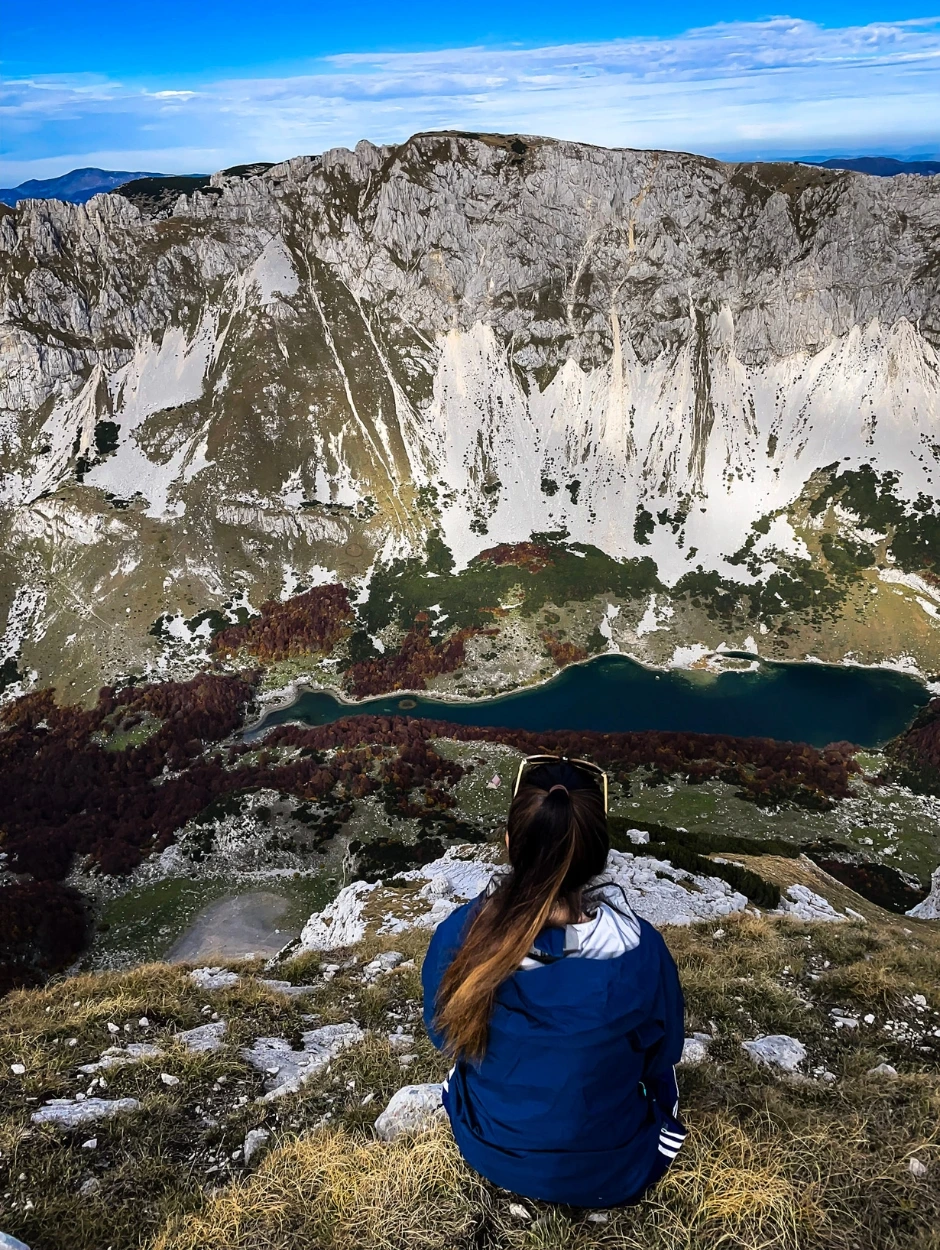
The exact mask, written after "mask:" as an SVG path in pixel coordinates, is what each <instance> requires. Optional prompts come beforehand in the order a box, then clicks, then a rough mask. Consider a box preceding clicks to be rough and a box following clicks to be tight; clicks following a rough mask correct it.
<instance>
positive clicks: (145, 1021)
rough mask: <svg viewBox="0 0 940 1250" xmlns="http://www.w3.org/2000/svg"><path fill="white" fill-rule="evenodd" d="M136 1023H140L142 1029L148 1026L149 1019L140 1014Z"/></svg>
mask: <svg viewBox="0 0 940 1250" xmlns="http://www.w3.org/2000/svg"><path fill="white" fill-rule="evenodd" d="M137 1023H138V1024H139V1025H140V1027H141V1028H142V1029H149V1028H150V1021H149V1020H148V1019H147V1017H146V1016H141V1017H140V1019H139V1020H138V1021H137Z"/></svg>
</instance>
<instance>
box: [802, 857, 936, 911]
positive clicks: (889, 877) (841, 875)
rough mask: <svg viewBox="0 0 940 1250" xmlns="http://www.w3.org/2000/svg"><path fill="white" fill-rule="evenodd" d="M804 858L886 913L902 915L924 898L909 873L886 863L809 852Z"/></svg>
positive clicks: (923, 887)
mask: <svg viewBox="0 0 940 1250" xmlns="http://www.w3.org/2000/svg"><path fill="white" fill-rule="evenodd" d="M806 853H807V855H808V856H809V858H810V859H811V860H812V861H813V862H814V863H815V864H818V865H819V867H820V868H822V869H823V870H824V871H825V872H828V873H829V875H830V877H835V879H836V880H837V881H841V882H842V884H843V885H847V886H848V887H849V889H850V890H854V891H855V893H856V894H861V896H862V897H863V898H867V899H868V900H869V901H870V902H872V903H877V904H878V906H879V907H883V908H884V909H885V910H886V911H893V912H897V913H898V914H899V915H902V916H903V915H904V913H905V912H907V911H910V909H911V908H912V907H916V906H917V904H918V903H919V902H921V901H922V900H923V899H925V898H926V897H927V889H926V887H925V886H924V885H923V884H922V883H921V882H920V881H918V880H917V879H916V878H915V877H911V876H910V874H909V873H906V872H899V871H898V870H897V869H896V868H891V867H890V866H889V865H888V864H872V863H864V862H859V861H851V860H845V859H841V858H835V857H832V856H827V855H825V854H822V853H820V852H818V851H813V850H808V851H807V852H806Z"/></svg>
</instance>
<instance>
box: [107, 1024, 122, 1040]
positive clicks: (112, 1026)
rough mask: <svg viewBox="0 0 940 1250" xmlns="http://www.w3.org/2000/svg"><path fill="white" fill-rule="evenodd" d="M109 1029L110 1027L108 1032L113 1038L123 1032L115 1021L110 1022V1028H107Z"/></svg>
mask: <svg viewBox="0 0 940 1250" xmlns="http://www.w3.org/2000/svg"><path fill="white" fill-rule="evenodd" d="M107 1027H108V1032H109V1033H110V1034H111V1036H112V1037H113V1036H114V1034H115V1033H120V1031H121V1030H120V1029H119V1028H118V1026H117V1025H116V1024H115V1023H114V1021H113V1020H109V1021H108V1026H107Z"/></svg>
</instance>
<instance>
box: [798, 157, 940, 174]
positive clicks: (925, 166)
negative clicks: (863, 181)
mask: <svg viewBox="0 0 940 1250" xmlns="http://www.w3.org/2000/svg"><path fill="white" fill-rule="evenodd" d="M798 164H800V165H816V166H818V167H819V168H820V169H851V170H854V171H855V173H857V174H874V176H875V177H876V178H893V177H894V175H895V174H925V175H930V174H940V161H899V160H897V159H896V158H895V157H893V156H833V157H830V159H829V160H827V161H809V160H802V161H799V162H798Z"/></svg>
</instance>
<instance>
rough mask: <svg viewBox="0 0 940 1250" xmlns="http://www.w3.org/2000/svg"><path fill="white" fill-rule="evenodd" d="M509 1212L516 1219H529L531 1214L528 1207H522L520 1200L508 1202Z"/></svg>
mask: <svg viewBox="0 0 940 1250" xmlns="http://www.w3.org/2000/svg"><path fill="white" fill-rule="evenodd" d="M509 1214H510V1215H511V1216H512V1217H513V1219H516V1220H531V1219H532V1215H531V1213H530V1211H529V1209H528V1207H524V1206H523V1205H522V1203H521V1202H510V1204H509Z"/></svg>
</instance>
